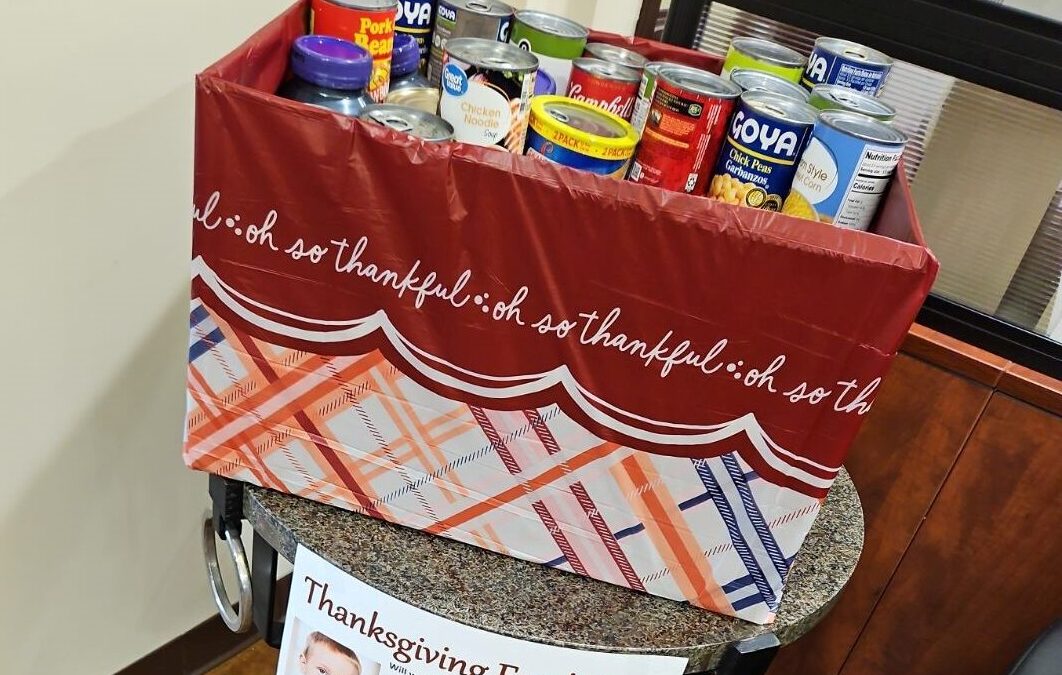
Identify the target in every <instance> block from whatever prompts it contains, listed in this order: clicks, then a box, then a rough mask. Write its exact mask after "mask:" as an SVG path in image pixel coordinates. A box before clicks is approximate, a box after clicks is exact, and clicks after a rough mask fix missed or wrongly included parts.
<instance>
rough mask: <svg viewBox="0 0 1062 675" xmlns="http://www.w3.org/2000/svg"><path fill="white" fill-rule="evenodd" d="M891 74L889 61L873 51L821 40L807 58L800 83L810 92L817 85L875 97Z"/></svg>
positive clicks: (840, 42)
mask: <svg viewBox="0 0 1062 675" xmlns="http://www.w3.org/2000/svg"><path fill="white" fill-rule="evenodd" d="M891 70H892V59H891V58H889V57H888V56H886V55H885V54H882V53H881V52H879V51H878V50H876V49H871V48H870V47H864V46H863V45H861V44H858V43H855V42H849V41H848V40H841V39H839V38H831V37H821V38H819V39H818V40H815V48H814V49H813V50H812V52H811V56H810V57H808V65H807V68H806V69H805V70H804V75H803V76H802V77H801V78H800V83H801V84H802V85H804V88H805V89H808V90H811V89H812V88H813V87H814V86H815V85H817V84H836V85H840V86H842V87H847V88H849V89H855V90H856V91H860V92H863V93H864V94H867V95H868V96H878V95H880V94H881V91H882V89H883V88H884V87H885V80H886V79H888V77H889V72H890V71H891Z"/></svg>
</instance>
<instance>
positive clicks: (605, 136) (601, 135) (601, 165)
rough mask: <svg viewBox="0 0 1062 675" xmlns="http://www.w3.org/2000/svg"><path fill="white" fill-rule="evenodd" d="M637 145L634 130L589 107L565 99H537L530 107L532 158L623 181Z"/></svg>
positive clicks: (528, 145) (607, 114)
mask: <svg viewBox="0 0 1062 675" xmlns="http://www.w3.org/2000/svg"><path fill="white" fill-rule="evenodd" d="M637 145H638V134H637V133H636V132H635V131H634V127H632V126H631V125H630V124H629V123H627V122H626V121H624V120H623V119H622V118H620V117H618V116H617V115H613V114H612V113H610V112H607V111H604V110H601V109H600V108H597V107H595V106H592V105H590V104H589V103H585V102H583V101H576V100H575V99H571V98H566V97H564V96H539V97H538V98H536V99H535V100H534V101H533V102H532V103H531V124H530V128H529V129H528V132H527V154H528V155H529V156H531V157H538V158H539V159H545V160H547V161H550V162H553V163H555V164H561V165H564V166H568V167H571V168H573V169H579V170H580V171H589V172H590V173H596V174H598V175H602V176H609V177H611V178H615V179H616V180H623V177H624V176H626V175H627V168H628V166H629V165H630V161H631V157H632V156H633V155H634V149H635V147H637Z"/></svg>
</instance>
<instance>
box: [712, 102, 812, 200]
mask: <svg viewBox="0 0 1062 675" xmlns="http://www.w3.org/2000/svg"><path fill="white" fill-rule="evenodd" d="M815 117H816V113H815V109H814V108H812V107H811V106H809V105H808V104H806V103H801V102H800V101H795V100H793V99H791V98H787V97H785V96H780V95H778V94H775V93H772V92H769V91H749V92H745V93H744V94H742V95H741V102H740V103H739V104H738V107H737V111H735V112H734V117H733V118H732V119H731V120H730V128H729V130H728V131H727V136H726V143H725V144H724V145H723V151H722V153H721V154H720V155H719V161H718V162H716V165H715V175H714V176H713V177H712V182H711V184H710V185H709V186H708V196H709V197H712V198H713V199H718V200H720V201H724V202H726V203H728V204H736V205H738V206H751V207H752V208H755V209H765V210H767V211H781V210H782V203H783V202H784V201H785V198H786V196H787V195H788V194H789V189H790V187H792V185H793V175H794V174H795V173H796V169H797V162H798V161H799V160H800V154H801V153H802V152H803V151H804V148H805V147H806V146H807V143H808V140H809V139H810V138H811V132H812V130H813V129H814V126H815Z"/></svg>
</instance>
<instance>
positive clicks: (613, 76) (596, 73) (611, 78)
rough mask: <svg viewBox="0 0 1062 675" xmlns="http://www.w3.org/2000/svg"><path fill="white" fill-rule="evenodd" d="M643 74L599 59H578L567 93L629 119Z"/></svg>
mask: <svg viewBox="0 0 1062 675" xmlns="http://www.w3.org/2000/svg"><path fill="white" fill-rule="evenodd" d="M641 81H642V78H641V76H640V75H639V74H638V71H637V70H633V69H631V68H627V67H626V66H620V65H617V64H615V63H609V62H607V61H602V60H600V59H588V58H581V59H576V60H575V62H574V63H573V65H572V79H571V81H570V82H569V83H568V96H569V97H570V98H574V99H575V100H577V101H582V102H584V103H589V104H591V105H595V106H597V107H598V108H601V109H603V110H607V111H608V112H610V113H612V114H613V115H618V116H620V117H622V118H623V119H624V120H630V119H631V115H632V114H633V113H634V100H635V99H636V98H637V97H638V85H639V84H640V83H641Z"/></svg>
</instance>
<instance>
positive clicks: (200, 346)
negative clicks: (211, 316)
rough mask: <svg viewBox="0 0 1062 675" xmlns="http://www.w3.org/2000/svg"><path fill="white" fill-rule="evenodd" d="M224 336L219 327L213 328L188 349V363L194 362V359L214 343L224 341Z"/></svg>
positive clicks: (208, 349)
mask: <svg viewBox="0 0 1062 675" xmlns="http://www.w3.org/2000/svg"><path fill="white" fill-rule="evenodd" d="M224 339H225V338H224V337H223V336H222V334H221V329H220V328H215V329H214V330H212V331H211V332H210V333H209V334H208V335H207V336H206V337H204V338H202V339H201V340H199V341H198V342H196V343H195V344H193V345H192V346H191V347H190V348H189V349H188V363H195V361H196V360H197V359H198V358H199V357H200V356H202V355H203V354H206V353H207V352H209V351H210V349H211V348H212V347H214V345H218V344H221V343H222V342H223V341H224Z"/></svg>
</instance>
